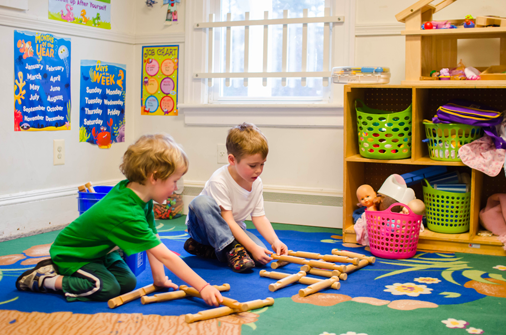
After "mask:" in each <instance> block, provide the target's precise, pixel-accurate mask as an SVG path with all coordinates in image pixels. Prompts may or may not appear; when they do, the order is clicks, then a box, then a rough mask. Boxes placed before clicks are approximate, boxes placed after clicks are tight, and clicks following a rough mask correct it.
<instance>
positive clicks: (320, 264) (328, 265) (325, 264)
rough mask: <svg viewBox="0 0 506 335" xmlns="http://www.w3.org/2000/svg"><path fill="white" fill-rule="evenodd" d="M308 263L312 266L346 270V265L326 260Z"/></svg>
mask: <svg viewBox="0 0 506 335" xmlns="http://www.w3.org/2000/svg"><path fill="white" fill-rule="evenodd" d="M306 264H307V265H309V266H310V267H312V268H322V269H328V270H339V271H341V272H344V269H345V268H346V267H345V266H344V265H337V264H334V263H329V262H324V261H308V262H307V263H306Z"/></svg>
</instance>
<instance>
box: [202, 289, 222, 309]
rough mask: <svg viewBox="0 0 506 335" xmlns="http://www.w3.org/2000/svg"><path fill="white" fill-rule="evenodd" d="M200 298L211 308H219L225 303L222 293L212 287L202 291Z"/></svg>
mask: <svg viewBox="0 0 506 335" xmlns="http://www.w3.org/2000/svg"><path fill="white" fill-rule="evenodd" d="M200 296H201V297H202V299H204V301H205V302H206V304H208V305H209V306H219V305H220V303H222V302H223V297H222V296H221V293H220V291H218V290H217V289H216V287H214V286H211V285H207V286H206V287H204V289H203V290H202V291H200Z"/></svg>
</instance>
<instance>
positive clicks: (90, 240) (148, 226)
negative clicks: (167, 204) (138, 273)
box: [50, 180, 161, 275]
mask: <svg viewBox="0 0 506 335" xmlns="http://www.w3.org/2000/svg"><path fill="white" fill-rule="evenodd" d="M127 184H128V180H123V181H121V182H119V183H118V184H117V185H116V186H115V187H114V188H113V189H112V190H111V191H109V193H108V194H107V195H106V196H105V197H104V198H103V199H101V200H100V201H98V202H97V203H96V204H95V205H93V206H92V207H91V208H90V209H88V210H87V211H86V212H84V213H83V214H82V215H81V216H79V217H78V218H77V219H76V220H75V221H74V222H72V223H71V224H70V225H68V226H67V227H65V229H63V230H62V231H61V232H60V233H59V234H58V236H57V237H56V240H55V241H54V243H53V245H52V246H51V249H50V254H51V259H52V260H53V262H54V263H55V264H56V265H57V266H58V269H59V273H60V274H62V275H71V274H73V273H74V272H76V271H77V270H79V269H80V268H81V267H83V266H84V265H86V264H88V263H91V262H94V261H99V260H100V259H102V258H103V257H104V256H105V255H107V253H108V252H109V251H111V249H113V248H114V247H116V246H118V247H120V248H121V249H122V250H123V251H124V252H125V253H126V254H127V255H132V254H135V253H138V252H141V251H145V250H148V249H151V248H154V247H156V246H157V245H159V244H160V243H161V242H160V240H159V239H158V237H157V236H156V234H157V231H156V227H155V218H154V214H153V200H150V201H149V202H147V203H146V202H144V201H142V200H141V199H140V198H139V197H138V196H137V194H135V192H134V191H132V190H131V189H129V188H127V187H126V186H127Z"/></svg>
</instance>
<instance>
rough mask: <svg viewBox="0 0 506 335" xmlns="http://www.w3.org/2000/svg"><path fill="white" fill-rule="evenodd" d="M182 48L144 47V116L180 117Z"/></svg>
mask: <svg viewBox="0 0 506 335" xmlns="http://www.w3.org/2000/svg"><path fill="white" fill-rule="evenodd" d="M178 64H179V46H177V45H165V46H145V47H142V84H141V114H142V115H170V116H174V115H177V91H178V80H177V77H178Z"/></svg>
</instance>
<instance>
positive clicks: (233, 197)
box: [184, 123, 288, 272]
mask: <svg viewBox="0 0 506 335" xmlns="http://www.w3.org/2000/svg"><path fill="white" fill-rule="evenodd" d="M227 152H228V163H229V164H228V165H226V166H223V167H221V168H219V169H218V170H216V171H215V172H214V173H213V175H212V176H211V178H210V179H209V180H208V181H207V182H206V185H205V186H204V189H203V190H202V192H201V193H200V195H199V196H198V197H196V198H195V199H193V201H192V202H191V203H190V205H189V206H188V207H189V212H188V216H187V218H186V224H187V225H188V233H189V234H190V236H191V237H190V238H189V239H188V240H187V241H186V243H185V245H184V249H185V250H186V251H187V252H189V253H190V254H192V255H197V256H200V257H203V258H218V260H220V261H222V262H227V263H228V265H229V266H230V267H231V268H232V270H234V271H235V272H244V271H246V270H248V269H251V268H253V267H255V262H256V263H258V264H262V265H264V264H267V263H269V262H270V261H271V260H272V258H271V257H270V255H271V254H272V252H271V251H269V250H267V249H266V248H265V245H264V244H263V243H262V241H260V239H258V237H256V236H255V235H253V234H252V233H251V232H249V231H247V230H246V224H245V223H244V220H246V219H247V218H248V217H249V215H251V220H252V221H253V224H254V225H255V227H256V228H257V230H258V231H259V232H260V234H261V235H262V236H263V237H264V238H265V239H266V240H267V242H269V244H270V245H271V247H272V250H274V252H276V253H277V254H278V255H281V254H283V255H286V254H287V253H288V248H287V247H286V245H285V244H284V243H283V242H281V241H280V240H279V238H278V236H277V235H276V233H275V231H274V229H273V228H272V225H271V223H270V222H269V220H268V219H267V218H266V216H265V212H264V199H263V194H262V192H263V186H262V180H261V179H260V177H259V176H260V174H261V173H262V171H263V168H264V164H265V161H266V158H267V154H268V152H269V147H268V145H267V139H266V138H265V136H264V135H263V134H262V132H260V130H259V129H258V128H257V127H256V126H255V125H253V124H250V123H243V124H240V125H238V126H235V127H233V128H232V129H230V130H229V132H228V136H227ZM252 258H253V259H252Z"/></svg>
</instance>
